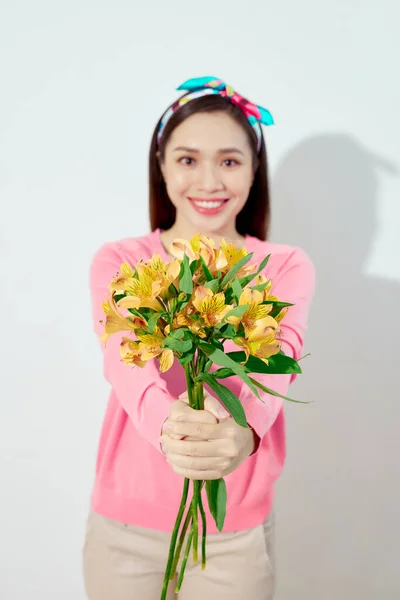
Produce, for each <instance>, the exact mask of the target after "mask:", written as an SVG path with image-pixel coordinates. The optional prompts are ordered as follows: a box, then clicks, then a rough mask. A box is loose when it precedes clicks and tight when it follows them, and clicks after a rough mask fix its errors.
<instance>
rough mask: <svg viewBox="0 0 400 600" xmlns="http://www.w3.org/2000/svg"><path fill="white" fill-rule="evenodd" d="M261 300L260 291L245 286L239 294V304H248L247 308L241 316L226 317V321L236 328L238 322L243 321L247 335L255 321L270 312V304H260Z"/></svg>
mask: <svg viewBox="0 0 400 600" xmlns="http://www.w3.org/2000/svg"><path fill="white" fill-rule="evenodd" d="M262 301H263V295H262V293H261V292H259V291H258V290H251V289H250V288H245V289H244V290H243V292H242V293H241V295H240V298H239V306H245V305H246V304H248V305H249V308H248V309H247V310H246V312H244V313H243V315H242V316H241V317H236V316H230V317H228V318H227V322H228V323H231V324H232V325H233V326H234V327H235V329H236V330H237V329H238V327H239V325H240V323H243V325H244V327H245V331H246V335H247V332H248V331H251V330H252V329H253V328H254V327H255V326H256V323H257V321H259V320H260V319H263V318H264V317H266V316H267V315H268V313H270V312H271V309H272V305H271V304H270V305H266V304H262Z"/></svg>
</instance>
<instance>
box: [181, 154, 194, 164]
mask: <svg viewBox="0 0 400 600" xmlns="http://www.w3.org/2000/svg"><path fill="white" fill-rule="evenodd" d="M179 162H180V164H181V165H188V166H190V165H192V164H193V163H194V159H193V158H190V156H183V157H182V158H180V159H179Z"/></svg>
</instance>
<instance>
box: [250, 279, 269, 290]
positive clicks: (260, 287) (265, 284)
mask: <svg viewBox="0 0 400 600" xmlns="http://www.w3.org/2000/svg"><path fill="white" fill-rule="evenodd" d="M269 284H270V282H269V281H266V282H265V283H260V284H259V285H252V286H250V289H251V290H256V291H257V292H263V291H264V290H265V289H266V288H267V287H268V286H269Z"/></svg>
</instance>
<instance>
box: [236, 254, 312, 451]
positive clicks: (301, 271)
mask: <svg viewBox="0 0 400 600" xmlns="http://www.w3.org/2000/svg"><path fill="white" fill-rule="evenodd" d="M271 260H272V259H271ZM314 290H315V269H314V266H313V264H312V262H311V260H310V259H309V257H308V256H307V255H306V254H305V253H304V252H303V251H302V250H300V249H293V250H292V251H291V252H290V254H289V255H288V257H287V259H286V261H285V262H284V263H283V264H282V266H281V268H280V269H279V270H278V272H277V273H276V275H275V277H274V281H273V286H272V290H271V293H272V294H273V295H274V296H277V297H278V298H279V299H280V300H282V301H284V302H291V303H293V304H294V306H291V307H289V310H288V313H287V315H286V316H285V318H284V319H283V321H282V323H281V331H282V350H283V351H284V352H285V354H287V355H288V356H291V357H292V358H295V359H296V360H297V359H299V358H300V357H301V355H302V352H303V339H304V334H305V331H306V329H307V320H308V313H309V308H310V304H311V301H312V298H313V295H314ZM252 377H254V379H257V380H258V381H260V382H261V383H262V384H264V385H265V386H267V387H269V388H270V389H273V390H274V391H276V392H278V393H279V394H282V395H284V396H285V395H287V391H288V388H289V384H290V383H291V382H292V381H293V380H294V379H295V377H296V376H295V375H262V374H259V373H255V374H254V375H252ZM228 381H229V380H228ZM237 385H238V386H239V393H238V392H237V391H236V393H237V394H238V396H239V398H240V400H241V402H242V404H243V406H244V409H245V412H246V416H247V421H248V424H249V425H250V426H251V427H252V428H253V429H254V431H255V433H256V435H257V436H258V438H259V439H260V441H261V440H262V438H263V436H264V435H265V434H266V433H267V431H268V430H269V429H270V428H271V427H272V425H273V424H274V421H275V419H276V418H277V416H278V414H279V412H280V411H281V409H282V405H283V402H284V400H282V399H280V398H277V397H275V396H271V395H270V394H266V393H264V392H261V391H260V397H261V398H262V399H263V400H264V403H263V402H260V400H259V399H258V398H257V397H256V396H254V394H253V393H252V391H251V390H250V389H249V388H248V386H247V385H245V384H244V383H242V382H241V380H239V381H238V382H237ZM259 445H260V444H259ZM255 451H257V448H256V450H255Z"/></svg>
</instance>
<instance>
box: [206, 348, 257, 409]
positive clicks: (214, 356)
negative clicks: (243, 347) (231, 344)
mask: <svg viewBox="0 0 400 600" xmlns="http://www.w3.org/2000/svg"><path fill="white" fill-rule="evenodd" d="M199 348H200V350H201V351H202V352H204V354H206V355H207V356H208V357H209V358H210V359H211V360H212V361H213V363H215V364H216V365H218V366H219V367H228V369H232V371H234V372H235V374H236V375H238V377H240V379H241V380H242V381H244V383H246V384H247V385H248V386H249V388H250V389H251V391H252V392H253V394H255V395H256V396H257V398H258V399H259V400H261V398H260V395H259V393H258V390H257V388H256V387H255V386H254V384H253V383H252V382H251V381H250V378H249V376H248V375H247V373H246V370H245V369H244V368H243V367H242V365H239V364H237V363H236V362H235V361H234V360H232V359H231V358H230V357H229V356H228V355H227V354H225V352H223V351H222V350H218V349H217V348H214V346H212V345H211V344H207V343H206V342H200V343H199Z"/></svg>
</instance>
